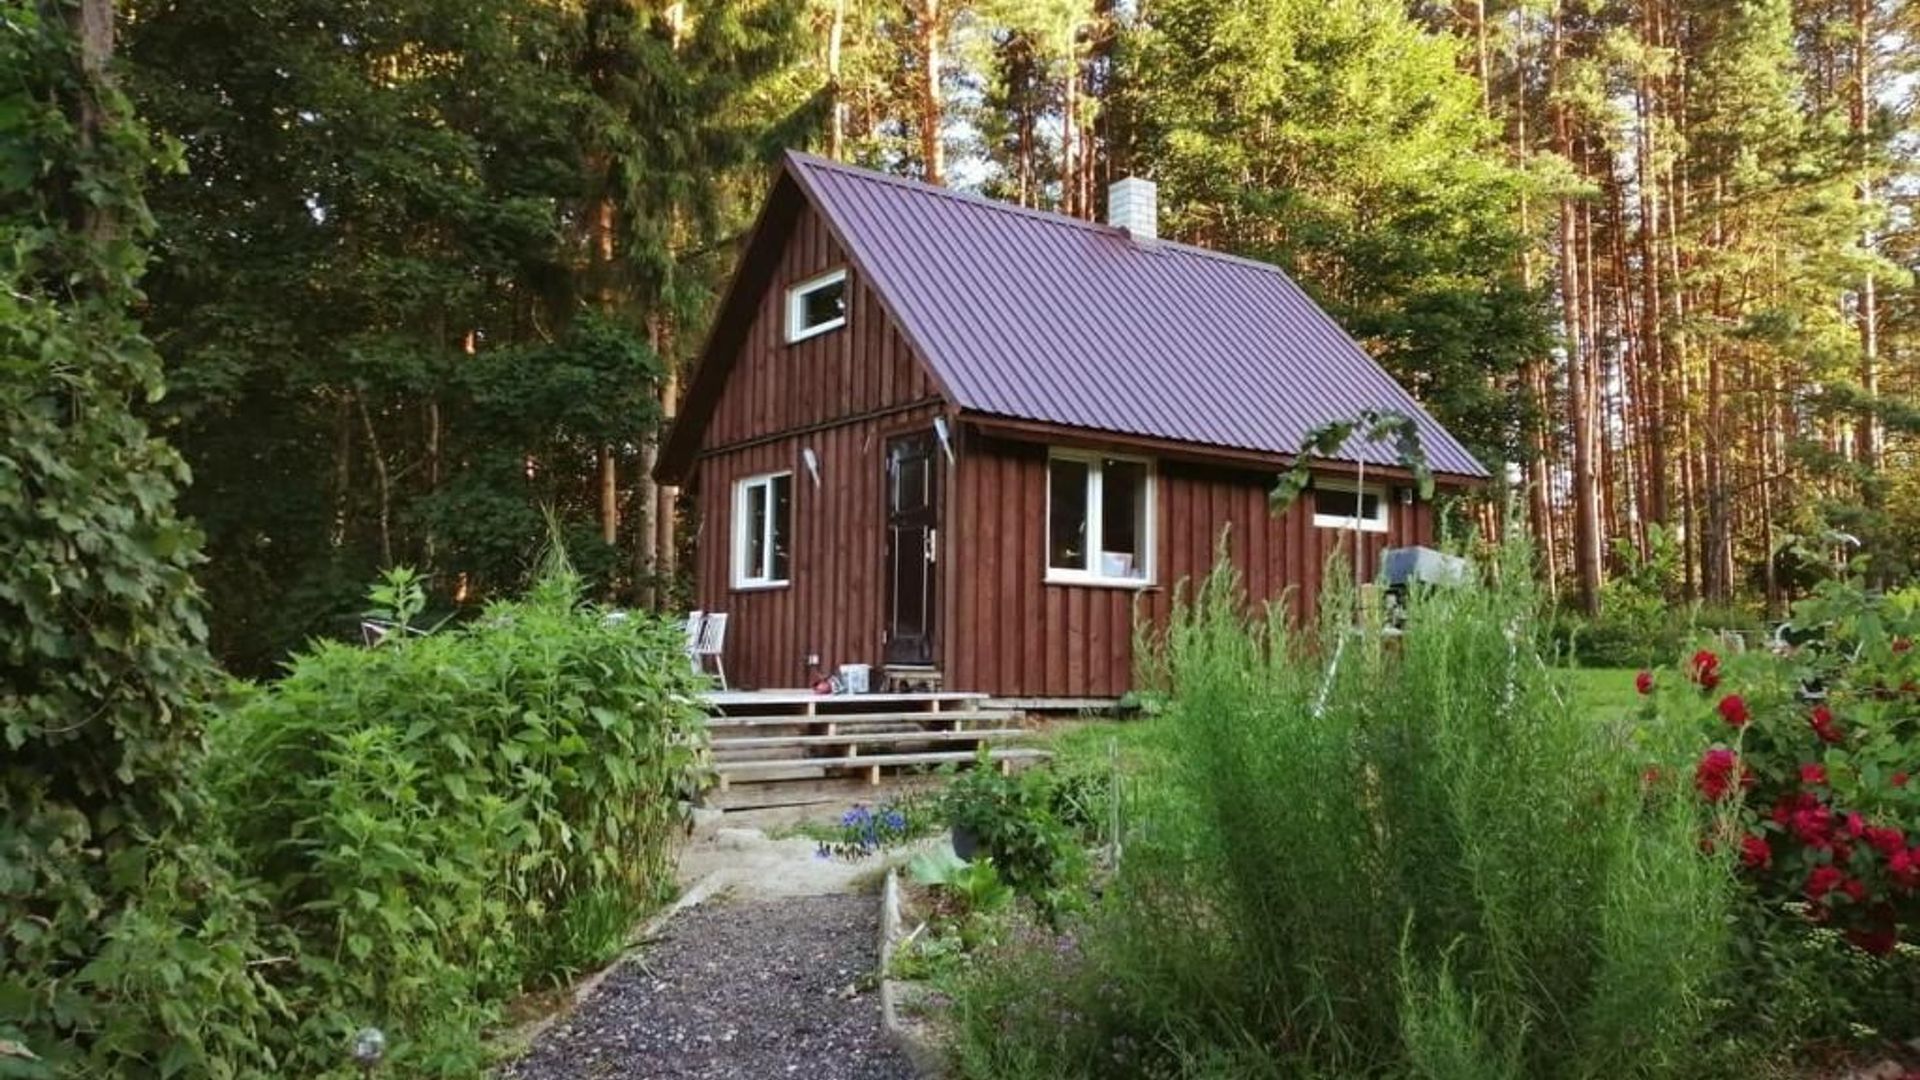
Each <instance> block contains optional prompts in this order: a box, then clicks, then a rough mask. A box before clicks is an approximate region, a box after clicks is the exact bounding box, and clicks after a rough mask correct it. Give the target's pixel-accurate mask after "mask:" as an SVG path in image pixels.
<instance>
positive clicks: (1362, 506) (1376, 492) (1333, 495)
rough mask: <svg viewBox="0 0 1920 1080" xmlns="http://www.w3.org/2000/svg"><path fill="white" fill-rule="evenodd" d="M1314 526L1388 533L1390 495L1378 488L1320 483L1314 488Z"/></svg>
mask: <svg viewBox="0 0 1920 1080" xmlns="http://www.w3.org/2000/svg"><path fill="white" fill-rule="evenodd" d="M1313 523H1314V524H1315V525H1318V526H1319V527H1321V528H1323V529H1351V528H1354V527H1355V525H1356V524H1357V525H1358V526H1359V529H1360V531H1361V532H1386V531H1387V494H1386V492H1384V491H1382V490H1380V489H1379V488H1376V487H1365V488H1357V487H1354V486H1353V485H1352V484H1340V483H1328V482H1327V481H1324V480H1322V481H1318V482H1316V483H1315V484H1314V485H1313Z"/></svg>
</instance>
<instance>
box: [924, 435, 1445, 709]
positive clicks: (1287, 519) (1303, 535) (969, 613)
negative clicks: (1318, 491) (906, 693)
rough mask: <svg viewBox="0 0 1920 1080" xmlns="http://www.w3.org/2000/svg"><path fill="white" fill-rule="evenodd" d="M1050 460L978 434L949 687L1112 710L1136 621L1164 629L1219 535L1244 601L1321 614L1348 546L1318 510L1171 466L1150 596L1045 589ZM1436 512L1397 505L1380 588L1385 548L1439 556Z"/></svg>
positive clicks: (1368, 546)
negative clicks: (1322, 591) (1285, 506)
mask: <svg viewBox="0 0 1920 1080" xmlns="http://www.w3.org/2000/svg"><path fill="white" fill-rule="evenodd" d="M1046 466H1047V450H1046V447H1044V446H1040V445H1038V444H1028V443H1019V442H1012V441H1007V440H998V439H990V438H984V437H981V436H978V435H977V434H970V435H969V437H968V439H967V442H966V446H965V450H964V452H963V454H962V456H961V461H960V465H959V468H958V469H957V470H956V471H957V473H958V475H957V476H956V477H955V478H954V479H955V482H954V483H953V485H952V488H953V491H954V495H953V499H954V503H953V506H954V509H955V511H956V513H955V515H954V519H955V520H954V521H953V522H952V533H953V543H952V546H951V548H950V551H951V554H952V559H951V565H950V566H949V569H948V582H949V586H950V588H951V592H950V596H951V598H952V600H951V602H950V603H949V604H948V605H947V612H948V633H947V641H948V645H947V649H946V673H947V682H948V683H949V684H950V685H952V686H954V687H957V688H965V689H978V690H984V691H987V692H990V693H993V694H996V695H1001V696H1007V697H1116V696H1118V695H1120V694H1123V693H1125V692H1126V691H1127V690H1128V689H1129V688H1131V686H1132V683H1133V678H1132V676H1133V634H1134V625H1135V621H1136V613H1138V615H1139V616H1141V617H1145V618H1147V619H1151V620H1154V621H1155V622H1160V621H1162V620H1164V619H1165V618H1166V617H1167V615H1168V613H1169V611H1170V610H1171V607H1172V601H1173V596H1174V592H1175V589H1176V588H1177V587H1178V586H1179V584H1180V583H1181V582H1183V581H1185V582H1195V581H1198V580H1200V579H1201V578H1203V577H1205V576H1206V575H1207V573H1209V572H1210V571H1211V570H1212V568H1213V563H1214V551H1215V548H1216V545H1217V544H1218V543H1219V542H1220V537H1221V531H1222V529H1226V530H1227V541H1226V543H1227V550H1228V555H1229V557H1230V558H1231V559H1232V561H1233V564H1234V566H1235V568H1236V569H1238V570H1239V572H1240V574H1241V577H1242V580H1243V583H1244V584H1245V587H1246V590H1247V595H1248V597H1249V598H1250V599H1251V600H1253V601H1254V602H1256V603H1265V602H1270V601H1276V600H1280V599H1282V598H1285V597H1288V596H1289V593H1288V590H1289V589H1292V590H1293V592H1292V594H1291V602H1292V603H1293V604H1294V605H1295V611H1296V613H1299V612H1304V611H1309V610H1311V608H1312V605H1313V604H1314V603H1315V601H1316V599H1317V596H1318V593H1319V586H1320V577H1321V574H1322V572H1323V569H1324V567H1325V562H1326V559H1327V557H1328V556H1329V555H1330V554H1331V552H1332V549H1333V547H1334V545H1336V544H1343V546H1344V547H1345V549H1346V550H1347V551H1349V552H1350V551H1351V545H1352V542H1353V540H1352V533H1350V532H1347V531H1345V530H1337V529H1325V528H1320V527H1317V526H1315V525H1314V524H1313V507H1312V496H1311V495H1308V496H1306V497H1304V498H1302V499H1301V500H1300V501H1299V502H1298V503H1297V504H1295V505H1294V506H1293V507H1292V508H1290V509H1289V510H1288V511H1287V512H1286V513H1285V514H1283V515H1281V516H1280V517H1278V518H1275V517H1274V516H1273V515H1272V514H1270V513H1269V512H1268V509H1267V495H1268V492H1269V491H1270V490H1271V489H1272V487H1273V482H1274V476H1273V475H1272V474H1269V473H1260V472H1253V471H1247V470H1241V469H1229V468H1217V467H1212V466H1204V465H1195V464H1189V463H1185V462H1171V461H1162V462H1160V463H1159V464H1158V465H1157V467H1156V480H1155V484H1156V490H1155V502H1154V515H1155V523H1154V526H1155V546H1156V550H1155V563H1154V584H1153V585H1152V586H1151V587H1149V588H1145V589H1132V588H1118V587H1109V586H1089V585H1062V584H1051V583H1048V582H1047V581H1046V580H1045V578H1046V530H1047V515H1046V487H1047V469H1046ZM1432 515H1433V511H1432V506H1431V505H1430V504H1426V503H1415V504H1405V503H1402V502H1400V501H1399V500H1398V499H1393V500H1391V501H1390V502H1389V513H1388V528H1387V531H1386V532H1384V533H1365V534H1363V536H1362V549H1363V552H1364V558H1365V561H1366V565H1365V566H1364V567H1363V571H1364V572H1365V574H1366V576H1367V578H1368V579H1369V580H1371V579H1372V576H1373V571H1374V569H1375V567H1376V566H1377V564H1378V560H1379V556H1380V552H1381V550H1382V549H1384V548H1388V547H1401V546H1406V545H1410V544H1422V543H1430V542H1431V540H1432V521H1433V516H1432Z"/></svg>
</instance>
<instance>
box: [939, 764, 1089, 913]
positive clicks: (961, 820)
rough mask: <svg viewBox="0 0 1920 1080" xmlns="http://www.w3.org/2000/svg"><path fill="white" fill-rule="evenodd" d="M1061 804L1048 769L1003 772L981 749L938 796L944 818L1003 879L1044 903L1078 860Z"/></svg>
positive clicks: (1076, 867)
mask: <svg viewBox="0 0 1920 1080" xmlns="http://www.w3.org/2000/svg"><path fill="white" fill-rule="evenodd" d="M1061 805H1062V801H1061V795H1060V789H1059V787H1058V785H1057V784H1056V781H1055V777H1054V774H1053V773H1052V772H1051V771H1049V770H1047V769H1030V770H1027V771H1025V772H1021V773H1014V774H1007V773H1002V772H1001V771H1000V769H999V768H998V767H997V766H996V765H995V764H994V763H992V762H990V761H988V760H987V758H986V756H985V754H984V752H983V753H982V755H981V757H980V760H979V761H977V762H975V763H974V766H973V768H971V769H968V770H967V771H965V772H963V773H961V774H960V775H959V776H957V777H955V778H954V780H953V783H952V784H951V785H949V787H948V788H947V793H946V797H945V799H944V800H943V801H942V808H943V809H944V810H945V811H946V815H947V820H948V822H949V823H951V824H952V826H953V827H954V828H955V829H956V830H961V831H964V832H968V833H971V834H973V837H974V838H975V840H976V841H978V843H979V845H980V849H981V851H983V852H984V853H985V854H986V856H987V857H988V858H990V859H992V860H993V865H994V867H995V868H996V869H997V870H998V871H999V873H1000V876H1001V877H1002V878H1004V879H1005V880H1006V882H1007V884H1008V885H1011V886H1012V887H1013V888H1014V890H1015V891H1016V892H1018V893H1019V894H1020V895H1022V896H1025V897H1028V898H1030V899H1033V900H1035V901H1037V902H1039V903H1040V904H1041V905H1042V906H1043V907H1051V906H1052V905H1053V904H1054V902H1055V901H1056V900H1058V899H1059V897H1058V893H1059V890H1060V889H1061V888H1062V887H1063V886H1064V885H1066V884H1067V883H1068V882H1069V881H1070V880H1072V879H1073V878H1074V877H1075V876H1076V875H1077V874H1078V873H1079V871H1080V869H1081V864H1082V862H1083V860H1082V857H1081V852H1080V850H1079V848H1078V845H1076V844H1075V843H1074V837H1073V834H1072V833H1071V832H1070V831H1069V830H1068V828H1067V827H1066V825H1064V824H1062V822H1061V820H1060V818H1059V816H1058V812H1057V811H1058V809H1059V808H1060V807H1061Z"/></svg>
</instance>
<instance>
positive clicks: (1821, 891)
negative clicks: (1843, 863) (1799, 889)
mask: <svg viewBox="0 0 1920 1080" xmlns="http://www.w3.org/2000/svg"><path fill="white" fill-rule="evenodd" d="M1846 879H1847V875H1846V874H1845V873H1843V872H1842V871H1841V869H1840V868H1839V867H1837V866H1816V867H1814V868H1813V873H1811V874H1808V875H1807V889H1806V891H1807V899H1809V900H1812V901H1814V902H1816V903H1818V902H1819V901H1821V900H1823V899H1825V898H1826V896H1827V894H1828V893H1830V892H1832V891H1833V890H1835V889H1837V888H1839V887H1840V883H1841V882H1843V881H1845V880H1846Z"/></svg>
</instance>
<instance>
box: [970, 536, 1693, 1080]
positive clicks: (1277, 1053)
mask: <svg viewBox="0 0 1920 1080" xmlns="http://www.w3.org/2000/svg"><path fill="white" fill-rule="evenodd" d="M1506 558H1507V560H1508V562H1507V563H1506V565H1504V566H1503V567H1501V572H1500V573H1499V574H1498V575H1497V580H1498V581H1499V582H1500V584H1499V585H1497V586H1492V587H1486V588H1470V589H1458V590H1449V591H1434V592H1429V593H1423V594H1420V595H1417V596H1415V597H1414V598H1413V600H1412V607H1411V612H1410V619H1409V627H1408V631H1407V633H1406V634H1405V635H1404V636H1403V637H1401V638H1399V639H1397V640H1396V641H1394V642H1392V643H1389V642H1388V641H1387V639H1384V638H1382V637H1381V636H1379V635H1377V634H1373V633H1363V632H1357V631H1355V630H1354V629H1353V628H1352V619H1351V615H1350V614H1349V613H1350V612H1351V611H1352V610H1353V607H1352V606H1351V605H1352V596H1351V593H1350V592H1348V591H1347V590H1346V588H1345V587H1344V585H1343V576H1344V575H1343V574H1342V573H1341V572H1340V571H1339V569H1338V568H1337V567H1336V568H1335V569H1334V570H1333V571H1332V572H1331V573H1330V574H1329V578H1328V582H1329V584H1328V588H1327V593H1326V598H1325V602H1324V603H1325V607H1324V609H1323V613H1322V619H1321V622H1320V625H1319V626H1318V627H1317V628H1310V629H1305V630H1301V629H1297V628H1295V627H1294V626H1291V625H1289V624H1288V623H1287V622H1286V621H1285V616H1284V614H1283V613H1275V614H1274V615H1273V616H1272V617H1271V619H1269V620H1267V621H1259V622H1253V621H1249V620H1248V619H1247V618H1246V617H1245V616H1243V615H1242V614H1241V612H1242V610H1243V608H1242V604H1243V601H1242V598H1241V595H1240V591H1239V586H1238V583H1237V581H1236V580H1235V579H1234V577H1233V575H1232V573H1231V571H1229V570H1226V569H1222V570H1220V571H1218V572H1216V574H1215V575H1214V577H1213V578H1212V579H1211V580H1210V581H1209V582H1208V583H1207V584H1206V585H1205V587H1204V588H1203V589H1202V590H1201V591H1200V593H1199V595H1198V596H1197V597H1196V598H1195V600H1194V601H1193V602H1192V603H1191V604H1187V605H1182V606H1181V607H1180V610H1178V611H1177V612H1176V614H1175V615H1174V617H1173V619H1172V622H1171V624H1170V627H1169V630H1168V633H1167V637H1166V641H1165V650H1166V653H1165V659H1164V661H1163V664H1164V669H1165V670H1166V671H1167V672H1168V674H1169V678H1170V680H1171V683H1170V685H1171V690H1172V698H1171V702H1170V705H1169V710H1170V718H1171V719H1172V721H1173V723H1174V725H1175V728H1176V730H1175V732H1174V733H1173V737H1172V738H1170V739H1169V740H1168V741H1167V745H1168V747H1169V750H1170V759H1169V760H1168V761H1167V762H1166V767H1165V769H1164V770H1163V771H1162V772H1161V773H1160V774H1159V776H1158V782H1159V784H1160V785H1161V786H1163V787H1164V788H1165V789H1166V790H1165V793H1164V794H1149V795H1148V796H1147V797H1146V799H1145V800H1144V801H1143V802H1142V804H1141V805H1139V806H1137V807H1135V808H1133V810H1132V811H1131V814H1130V816H1131V817H1133V818H1135V819H1137V820H1139V821H1140V824H1141V827H1140V828H1139V829H1138V830H1137V831H1136V833H1135V834H1134V835H1132V836H1130V837H1129V838H1128V839H1129V843H1128V846H1127V850H1126V859H1125V861H1124V863H1123V864H1122V870H1121V874H1120V877H1119V878H1118V880H1117V882H1116V888H1115V889H1114V890H1113V892H1114V895H1113V898H1112V900H1111V901H1110V902H1109V903H1107V904H1106V905H1104V906H1103V907H1102V908H1101V909H1100V910H1099V911H1098V912H1097V913H1096V915H1095V916H1094V917H1093V919H1092V920H1091V922H1090V924H1089V925H1088V926H1087V928H1086V932H1085V934H1084V935H1083V936H1082V942H1083V945H1082V948H1083V955H1082V956H1080V957H1079V958H1078V959H1076V960H1072V961H1069V962H1062V961H1061V960H1060V959H1059V958H1050V959H1051V960H1052V962H1051V963H1049V964H1047V965H1045V966H1044V971H1045V972H1047V973H1041V974H1036V973H1035V972H1034V971H1033V970H1031V966H1030V965H1029V966H1027V967H1022V968H1021V971H1022V973H1023V975H1022V977H1025V978H1030V979H1031V978H1038V979H1039V980H1041V984H1042V985H1040V986H1035V987H1033V988H1032V989H1030V990H1029V991H1028V992H1027V993H1026V994H1025V995H1024V999H1025V1000H1024V1002H1022V1000H1021V996H1020V995H1016V994H1014V993H1012V992H1010V990H1009V988H1008V986H1007V984H1006V983H1005V982H1004V981H1003V980H1002V979H1001V977H1000V976H999V975H998V974H996V973H995V972H994V971H993V970H991V968H990V969H989V970H988V972H987V973H986V974H984V975H982V976H981V977H980V980H979V982H978V983H977V984H975V985H974V986H972V987H970V988H969V989H968V991H967V992H965V993H963V994H962V995H961V997H960V1004H959V1006H958V1008H957V1011H956V1020H957V1021H958V1024H959V1028H960V1032H961V1037H960V1048H959V1056H960V1059H961V1061H962V1063H963V1065H964V1066H965V1067H966V1068H967V1070H968V1071H969V1072H970V1073H972V1074H973V1075H980V1076H987V1075H1021V1074H1023V1073H1025V1074H1033V1075H1038V1074H1039V1073H1041V1072H1045V1073H1047V1074H1048V1075H1052V1076H1059V1075H1071V1076H1103V1077H1104V1076H1165V1075H1214V1074H1218V1075H1287V1076H1296V1075H1313V1076H1356V1075H1419V1076H1433V1077H1440V1076H1447V1077H1455V1076H1458V1077H1475V1078H1479V1077H1575V1076H1578V1077H1586V1076H1621V1077H1627V1076H1647V1077H1652V1076H1682V1075H1693V1074H1694V1073H1693V1066H1694V1065H1695V1064H1697V1061H1698V1059H1697V1045H1698V1042H1699V1040H1700V1039H1701V1037H1702V1035H1703V1033H1704V1032H1706V1031H1707V1030H1708V1029H1709V1023H1710V1021H1711V1020H1712V1018H1713V1015H1714V1009H1713V1006H1712V1003H1711V995H1712V994H1713V992H1715V991H1716V990H1717V989H1719V988H1720V987H1722V986H1723V985H1724V984H1723V982H1722V976H1723V972H1724V971H1725V969H1726V964H1727V962H1728V961H1727V951H1726V948H1725V940H1724V939H1725V919H1726V913H1727V907H1728V903H1729V894H1730V892H1731V885H1730V877H1729V875H1728V873H1727V870H1726V866H1725V862H1724V857H1722V858H1720V859H1714V858H1708V857H1703V856H1702V855H1701V853H1700V851H1699V838H1700V836H1701V830H1702V828H1703V827H1704V825H1705V809H1704V808H1703V807H1702V806H1701V805H1700V804H1699V803H1698V802H1697V801H1696V800H1692V799H1689V798H1686V797H1684V796H1683V795H1682V794H1681V793H1677V792H1653V793H1645V792H1643V791H1642V788H1641V780H1640V766H1641V764H1642V762H1643V758H1642V754H1643V753H1644V750H1642V749H1639V748H1636V747H1634V746H1632V745H1629V744H1626V743H1624V742H1622V741H1621V740H1620V739H1619V737H1618V736H1617V734H1616V733H1614V732H1613V731H1611V730H1610V729H1608V728H1604V727H1600V726H1597V725H1593V724H1591V723H1588V722H1587V721H1586V718H1585V717H1583V716H1581V715H1579V714H1578V713H1577V712H1575V711H1574V710H1572V709H1571V708H1570V707H1569V706H1568V705H1567V704H1566V703H1565V702H1564V701H1563V699H1562V698H1561V696H1560V695H1559V694H1557V693H1556V692H1555V688H1554V678H1553V673H1552V672H1551V671H1550V670H1549V669H1548V668H1547V666H1546V665H1545V664H1544V663H1543V662H1542V658H1541V656H1540V655H1539V653H1538V652H1537V651H1536V649H1535V647H1534V642H1535V641H1536V640H1538V638H1537V636H1536V634H1535V633H1534V627H1535V611H1536V598H1535V595H1534V593H1533V591H1532V588H1531V585H1530V584H1529V582H1530V574H1529V573H1528V572H1527V569H1526V566H1525V563H1524V558H1523V557H1522V556H1519V555H1518V554H1517V553H1515V552H1508V553H1507V555H1506ZM1647 737H1648V738H1657V737H1658V736H1656V735H1650V736H1647ZM1016 963H1018V962H1016ZM1038 1003H1046V1004H1044V1005H1040V1004H1038Z"/></svg>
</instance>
